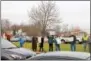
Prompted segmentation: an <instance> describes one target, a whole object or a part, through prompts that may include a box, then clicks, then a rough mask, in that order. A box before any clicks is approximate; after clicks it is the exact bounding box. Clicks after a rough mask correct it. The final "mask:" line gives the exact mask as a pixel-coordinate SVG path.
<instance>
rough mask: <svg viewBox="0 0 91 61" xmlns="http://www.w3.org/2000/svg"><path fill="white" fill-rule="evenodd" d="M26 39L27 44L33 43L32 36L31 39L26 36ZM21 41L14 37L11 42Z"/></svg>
mask: <svg viewBox="0 0 91 61" xmlns="http://www.w3.org/2000/svg"><path fill="white" fill-rule="evenodd" d="M24 39H25V41H27V42H31V41H32V36H31V37H29V36H24ZM18 40H19V37H12V38H11V40H10V41H11V42H17V41H18Z"/></svg>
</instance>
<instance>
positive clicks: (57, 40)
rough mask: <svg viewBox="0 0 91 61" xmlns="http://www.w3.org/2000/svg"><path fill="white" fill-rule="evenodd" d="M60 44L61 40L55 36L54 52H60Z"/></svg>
mask: <svg viewBox="0 0 91 61" xmlns="http://www.w3.org/2000/svg"><path fill="white" fill-rule="evenodd" d="M60 44H61V39H60V37H59V36H58V35H57V36H56V38H55V47H56V51H60Z"/></svg>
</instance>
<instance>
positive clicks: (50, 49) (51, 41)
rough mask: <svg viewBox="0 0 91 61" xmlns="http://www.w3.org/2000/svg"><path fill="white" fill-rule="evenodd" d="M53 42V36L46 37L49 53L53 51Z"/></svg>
mask: <svg viewBox="0 0 91 61" xmlns="http://www.w3.org/2000/svg"><path fill="white" fill-rule="evenodd" d="M53 42H54V37H53V35H50V36H48V44H49V51H53Z"/></svg>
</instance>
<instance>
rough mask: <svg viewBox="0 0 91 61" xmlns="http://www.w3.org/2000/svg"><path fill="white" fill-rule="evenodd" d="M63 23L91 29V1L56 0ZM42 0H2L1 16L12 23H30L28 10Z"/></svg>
mask: <svg viewBox="0 0 91 61" xmlns="http://www.w3.org/2000/svg"><path fill="white" fill-rule="evenodd" d="M55 2H56V5H57V8H59V11H60V17H61V18H62V21H63V24H68V25H69V26H79V27H80V28H82V29H90V1H55ZM39 3H40V1H1V18H2V19H9V21H11V23H12V24H20V23H26V24H28V23H29V21H28V20H29V18H28V13H27V11H28V10H29V9H31V8H32V7H33V6H34V5H35V6H36V5H37V4H39Z"/></svg>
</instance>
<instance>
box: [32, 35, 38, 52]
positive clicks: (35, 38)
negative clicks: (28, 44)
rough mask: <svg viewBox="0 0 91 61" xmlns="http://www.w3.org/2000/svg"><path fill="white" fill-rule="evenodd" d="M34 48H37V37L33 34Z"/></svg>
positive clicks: (34, 49)
mask: <svg viewBox="0 0 91 61" xmlns="http://www.w3.org/2000/svg"><path fill="white" fill-rule="evenodd" d="M32 50H33V51H36V50H37V37H35V36H33V38H32Z"/></svg>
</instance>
